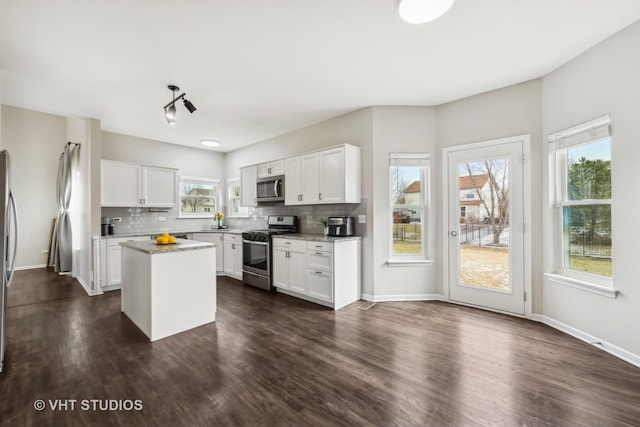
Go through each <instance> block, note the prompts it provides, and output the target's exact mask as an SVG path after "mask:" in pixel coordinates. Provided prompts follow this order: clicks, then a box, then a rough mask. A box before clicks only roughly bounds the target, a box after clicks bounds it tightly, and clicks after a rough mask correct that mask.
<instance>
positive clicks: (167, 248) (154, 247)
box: [120, 239, 216, 255]
mask: <svg viewBox="0 0 640 427" xmlns="http://www.w3.org/2000/svg"><path fill="white" fill-rule="evenodd" d="M120 246H124V247H125V248H129V249H133V250H136V251H140V252H144V253H147V254H149V255H155V254H166V253H169V252H181V251H193V250H198V249H208V248H215V247H216V245H215V243H206V242H196V241H195V240H185V239H177V240H176V243H171V244H167V245H160V244H158V243H156V241H155V240H141V241H138V242H122V243H120Z"/></svg>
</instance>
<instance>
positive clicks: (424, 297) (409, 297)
mask: <svg viewBox="0 0 640 427" xmlns="http://www.w3.org/2000/svg"><path fill="white" fill-rule="evenodd" d="M361 298H362V299H363V300H365V301H371V302H392V301H447V300H446V299H445V297H444V296H442V295H438V294H403V295H371V294H362V296H361Z"/></svg>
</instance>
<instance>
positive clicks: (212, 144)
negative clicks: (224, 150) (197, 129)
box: [200, 139, 220, 147]
mask: <svg viewBox="0 0 640 427" xmlns="http://www.w3.org/2000/svg"><path fill="white" fill-rule="evenodd" d="M200 144H202V145H204V146H205V147H219V146H220V141H216V140H214V139H203V140H201V141H200Z"/></svg>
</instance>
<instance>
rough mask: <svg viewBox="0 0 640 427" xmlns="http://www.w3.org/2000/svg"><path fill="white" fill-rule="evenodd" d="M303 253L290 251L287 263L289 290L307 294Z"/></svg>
mask: <svg viewBox="0 0 640 427" xmlns="http://www.w3.org/2000/svg"><path fill="white" fill-rule="evenodd" d="M304 258H305V251H298V250H290V251H289V257H288V258H287V259H288V263H289V289H291V290H292V291H295V292H300V293H302V294H306V293H307V282H306V280H305V279H306V277H305V272H306V268H305V259H304Z"/></svg>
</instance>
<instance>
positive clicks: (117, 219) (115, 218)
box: [113, 216, 122, 222]
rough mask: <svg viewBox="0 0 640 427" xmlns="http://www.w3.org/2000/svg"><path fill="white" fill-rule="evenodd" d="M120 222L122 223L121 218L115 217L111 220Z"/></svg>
mask: <svg viewBox="0 0 640 427" xmlns="http://www.w3.org/2000/svg"><path fill="white" fill-rule="evenodd" d="M120 221H122V218H121V217H119V216H116V217H114V218H113V222H120Z"/></svg>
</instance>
